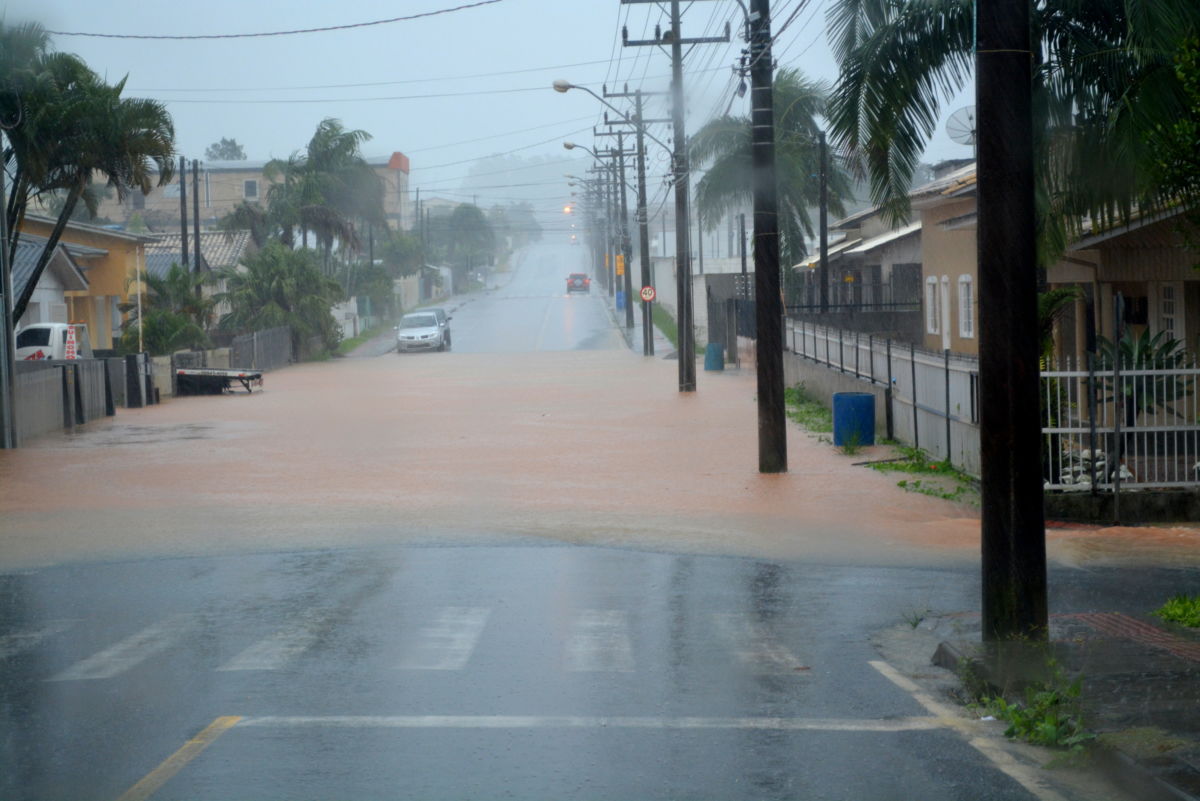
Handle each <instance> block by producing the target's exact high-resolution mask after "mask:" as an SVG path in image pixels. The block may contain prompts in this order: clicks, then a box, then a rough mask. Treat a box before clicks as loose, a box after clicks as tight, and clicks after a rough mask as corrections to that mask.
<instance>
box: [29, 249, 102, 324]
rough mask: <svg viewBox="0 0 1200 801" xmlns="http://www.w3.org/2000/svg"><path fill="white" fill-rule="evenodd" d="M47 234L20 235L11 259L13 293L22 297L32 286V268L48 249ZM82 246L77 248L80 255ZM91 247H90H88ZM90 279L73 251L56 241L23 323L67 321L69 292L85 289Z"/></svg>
mask: <svg viewBox="0 0 1200 801" xmlns="http://www.w3.org/2000/svg"><path fill="white" fill-rule="evenodd" d="M47 241H48V240H46V238H45V237H40V236H32V235H30V234H21V235H20V236H19V237H18V239H17V252H16V257H15V258H14V259H13V263H12V283H13V293H14V295H15V296H16V297H20V296H21V295H22V294H23V293H24V292H25V290H26V289H27V288H28V286H29V281H30V280H31V279H32V277H33V269H34V267H36V266H37V262H38V259H40V258H41V256H42V252H43V251H44V250H45V249H46V243H47ZM81 250H82V249H76V253H79V254H80V255H81V256H85V255H88V254H85V253H82V252H81ZM89 250H90V249H89ZM87 288H88V280H87V278H86V277H84V268H83V267H81V266H80V262H79V261H77V260H76V259H75V257H74V256H72V255H71V252H70V251H69V250H68V249H67V247H66V246H64V245H62V244H61V243H60V244H58V245H56V246H55V248H54V252H53V254H51V256H50V261H48V262H47V263H46V269H45V270H43V271H42V275H41V277H40V278H39V279H38V283H37V287H36V288H35V289H34V290H33V295H32V296H31V298H30V301H29V305H28V306H26V308H25V314H23V315H22V316H21V320H20V325H21V327H24V326H27V325H33V324H34V323H67V322H70V321H71V317H70V315H69V314H68V312H67V307H68V304H67V295H66V293H67V292H68V291H70V292H86V291H87Z"/></svg>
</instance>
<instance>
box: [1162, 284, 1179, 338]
mask: <svg viewBox="0 0 1200 801" xmlns="http://www.w3.org/2000/svg"><path fill="white" fill-rule="evenodd" d="M1176 299H1177V295H1176V293H1175V285H1174V284H1163V285H1162V286H1160V287H1159V292H1158V330H1159V331H1161V332H1163V333H1164V334H1166V335H1167V336H1168V337H1170V338H1172V339H1178V338H1179V336H1178V333H1177V332H1176V317H1177V314H1178V311H1177V309H1178V306H1177V303H1176Z"/></svg>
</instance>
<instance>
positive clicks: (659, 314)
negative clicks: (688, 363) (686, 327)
mask: <svg viewBox="0 0 1200 801" xmlns="http://www.w3.org/2000/svg"><path fill="white" fill-rule="evenodd" d="M651 308H653V310H654V311H653V312H652V314H653V316H654V325H656V326H657V327H658V330H659V331H662V332H663V336H665V337H666V338H667V339H669V340H671V345H672V346H673V347H674V348H675V349H676V350H678V349H679V324H678V323H676V322H675V318H674V317H672V316H671V313H670V312H669V311H667V310H666V309H664V308H663V306H662V304H661V303H655V304H654V306H652V307H651Z"/></svg>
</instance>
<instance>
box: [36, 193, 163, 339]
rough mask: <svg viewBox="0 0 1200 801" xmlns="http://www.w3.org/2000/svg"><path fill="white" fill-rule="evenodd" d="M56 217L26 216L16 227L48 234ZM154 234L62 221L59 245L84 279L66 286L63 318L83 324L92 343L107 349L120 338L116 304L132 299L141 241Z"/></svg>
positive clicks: (142, 251) (140, 261) (141, 264)
mask: <svg viewBox="0 0 1200 801" xmlns="http://www.w3.org/2000/svg"><path fill="white" fill-rule="evenodd" d="M54 223H55V221H54V220H53V219H51V218H49V217H39V216H36V215H32V214H30V215H27V216H26V217H25V221H24V223H23V224H22V226H21V230H22V231H23V232H25V233H29V234H33V235H34V236H41V237H47V236H49V235H50V233H51V231H52V230H53V229H54ZM152 241H153V237H148V236H141V235H138V234H130V233H127V232H125V231H114V230H110V229H108V228H101V227H99V226H96V225H87V224H84V223H76V222H72V223H67V227H66V229H65V230H64V231H63V234H62V238H61V243H62V245H63V246H64V247H65V249H66V250H67V251H68V252H69V253H70V254H71V256H72V258H74V259H75V261H76V262H77V263H78V264H79V266H80V268H81V269H82V270H83V273H84V275H85V276H86V277H87V284H88V285H87V289H83V290H68V291H66V292H65V293H64V294H65V296H66V302H67V318H68V320H69V321H70V322H74V323H86V324H87V327H88V331H89V332H90V334H91V338H92V347H93V348H96V349H98V350H107V349H110V348H113V347H114V346H115V344H114V343H115V342H116V340H118V339H120V336H121V325H122V323H123V321H124V316H125V315H123V314H122V312H121V310H120V308H119V306H120V304H122V303H125V302H128V301H130V299H136V296H137V291H138V290H137V281H136V276H137V273H138V271H139V270H142V269H145V261H146V254H145V249H146V243H148V242H152Z"/></svg>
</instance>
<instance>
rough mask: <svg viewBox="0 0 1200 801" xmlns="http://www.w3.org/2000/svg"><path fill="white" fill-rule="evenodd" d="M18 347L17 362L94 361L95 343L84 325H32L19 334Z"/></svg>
mask: <svg viewBox="0 0 1200 801" xmlns="http://www.w3.org/2000/svg"><path fill="white" fill-rule="evenodd" d="M69 334H73V335H74V336H69ZM16 345H17V360H18V361H20V360H24V361H41V360H43V359H90V358H92V341H91V339H90V338H89V337H88V327H87V326H86V325H84V324H83V323H33V324H32V325H27V326H25V327H24V328H22V329H21V330H20V331H18V332H17V342H16Z"/></svg>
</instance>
